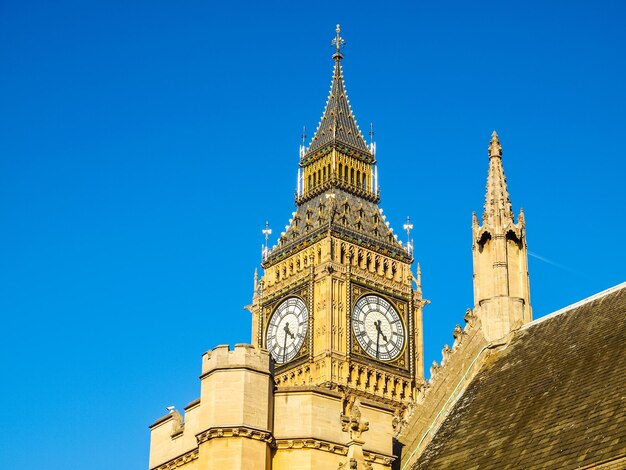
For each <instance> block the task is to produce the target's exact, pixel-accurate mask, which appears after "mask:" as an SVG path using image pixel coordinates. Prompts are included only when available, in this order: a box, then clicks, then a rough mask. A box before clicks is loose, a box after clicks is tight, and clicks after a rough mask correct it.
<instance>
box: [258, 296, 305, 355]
mask: <svg viewBox="0 0 626 470" xmlns="http://www.w3.org/2000/svg"><path fill="white" fill-rule="evenodd" d="M308 326H309V311H308V310H307V308H306V305H305V304H304V302H303V301H302V300H301V299H298V298H297V297H291V298H289V299H287V300H285V301H284V302H283V303H281V304H280V305H279V306H278V308H277V309H276V311H275V312H274V314H273V315H272V317H271V318H270V321H269V324H268V325H267V331H266V333H265V347H266V348H267V350H268V351H269V352H270V354H271V355H272V357H273V358H274V360H275V361H276V362H277V363H278V364H284V363H286V362H289V361H291V360H292V359H293V358H294V357H295V356H296V354H298V351H299V350H300V348H301V347H302V343H304V338H305V337H306V332H307V329H308Z"/></svg>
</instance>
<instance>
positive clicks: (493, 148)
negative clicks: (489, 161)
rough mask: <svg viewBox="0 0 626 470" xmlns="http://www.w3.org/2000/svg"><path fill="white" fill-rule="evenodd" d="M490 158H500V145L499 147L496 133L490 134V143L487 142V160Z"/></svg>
mask: <svg viewBox="0 0 626 470" xmlns="http://www.w3.org/2000/svg"><path fill="white" fill-rule="evenodd" d="M491 157H502V145H500V139H498V133H497V132H496V131H493V132H492V133H491V141H490V142H489V158H491Z"/></svg>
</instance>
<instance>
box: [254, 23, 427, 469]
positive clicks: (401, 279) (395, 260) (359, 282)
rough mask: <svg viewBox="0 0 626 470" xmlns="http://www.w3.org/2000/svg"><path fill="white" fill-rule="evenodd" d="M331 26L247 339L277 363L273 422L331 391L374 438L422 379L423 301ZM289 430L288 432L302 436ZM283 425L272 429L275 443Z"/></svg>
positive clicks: (399, 415)
mask: <svg viewBox="0 0 626 470" xmlns="http://www.w3.org/2000/svg"><path fill="white" fill-rule="evenodd" d="M336 33H337V34H336V37H335V39H334V40H333V41H332V43H333V46H334V54H333V60H334V70H333V77H332V85H331V89H330V94H329V96H328V100H327V102H326V108H325V109H324V113H323V115H322V118H321V121H320V123H319V125H318V128H317V130H316V131H315V135H314V136H313V138H312V141H311V142H310V145H309V146H308V148H307V147H304V146H303V147H302V148H301V152H300V163H299V168H298V180H297V181H298V183H297V190H296V197H295V204H296V210H295V212H293V213H292V215H291V218H290V219H289V224H288V226H287V227H286V230H285V231H284V232H283V233H281V234H280V237H279V239H278V243H277V244H276V245H275V246H274V247H273V248H271V249H268V250H266V251H265V252H264V256H263V262H262V267H263V271H264V273H263V275H262V277H261V279H260V280H256V279H255V290H254V296H253V301H252V304H251V305H250V306H249V307H248V309H249V310H250V311H251V313H252V342H253V344H254V345H255V346H256V347H258V348H262V349H267V350H268V352H269V353H270V355H271V357H272V359H273V361H274V381H275V384H276V392H275V396H276V400H275V407H276V411H275V420H276V423H278V422H279V421H281V420H282V419H279V416H281V415H285V416H286V415H289V414H290V413H291V414H292V416H298V415H299V414H300V413H301V410H302V409H303V408H306V407H309V406H312V407H314V408H316V407H317V408H318V410H319V407H321V406H322V401H323V400H322V399H321V398H320V397H321V395H325V397H326V398H325V399H332V398H334V399H335V400H336V401H337V403H338V406H339V408H338V413H336V414H334V418H330V417H329V418H324V419H329V420H333V419H334V420H335V422H338V416H339V415H341V416H342V419H343V420H344V421H346V420H348V416H349V415H350V413H351V412H353V411H354V407H355V406H359V407H360V410H361V411H362V410H363V409H364V408H368V407H369V410H370V412H369V416H368V419H369V422H370V423H371V424H370V426H369V428H370V430H369V431H368V433H367V434H366V435H364V437H363V440H364V441H368V439H367V437H366V436H372V437H373V439H374V440H376V439H377V437H376V436H377V435H378V433H383V432H385V433H387V436H388V435H389V433H390V432H393V430H392V427H395V426H397V424H398V423H399V422H400V421H401V420H402V419H403V413H404V412H405V410H406V407H407V405H408V404H409V403H410V402H411V401H412V400H413V399H414V395H415V390H416V388H417V386H419V385H420V384H421V382H422V381H423V356H422V308H423V306H424V304H425V303H426V301H424V300H423V298H422V293H421V288H420V285H419V281H418V280H417V279H416V278H415V277H414V276H413V274H412V270H411V266H412V263H413V256H412V252H411V248H410V247H405V246H403V244H402V243H401V242H400V241H398V238H397V235H395V234H394V232H393V229H392V228H391V227H390V225H389V222H387V221H386V217H385V215H384V214H383V210H382V209H381V208H380V207H379V205H378V204H379V201H380V191H379V188H378V177H377V176H378V175H377V169H376V152H375V145H374V144H373V143H371V144H370V145H367V144H366V142H365V140H364V138H363V136H362V134H361V132H360V130H359V128H358V126H357V123H356V120H355V118H354V115H353V113H352V109H351V107H350V103H349V100H348V96H347V93H346V89H345V85H344V76H343V69H342V59H343V54H342V46H343V39H342V38H341V37H340V35H339V33H340V30H339V26H337V31H336ZM307 393H308V397H305V395H307ZM311 393H312V394H313V395H315V394H318V395H319V397H318V398H319V400H317V403H313V402H312V401H315V399H314V397H312V395H311ZM281 395H282V396H283V397H285V398H284V400H281V399H280V397H281ZM297 395H299V396H300V398H294V397H295V396H297ZM320 400H322V401H320ZM355 403H356V404H357V405H355ZM330 416H332V413H331V415H330ZM375 421H376V423H374V422H375ZM346 422H347V421H346ZM344 424H345V423H344ZM375 424H378V425H379V426H380V427H382V426H389V429H384V430H383V429H381V428H379V429H375ZM279 427H280V426H279ZM288 427H289V426H288ZM344 427H346V426H344ZM291 428H292V429H285V430H284V431H285V434H286V435H294V436H295V434H294V433H297V432H296V429H295V428H294V427H293V426H292V427H291ZM344 431H345V432H348V431H346V430H345V429H344ZM313 433H315V432H313ZM280 434H281V430H280V429H276V431H275V436H276V438H277V443H278V453H280V449H281V445H280V438H279V436H280ZM305 434H306V433H305ZM381 435H382V434H381ZM359 436H360V432H359ZM318 437H320V438H322V440H325V441H329V442H337V439H340V437H339V436H338V435H337V434H336V433H330V435H327V436H318ZM357 441H358V440H357ZM357 447H358V446H357ZM366 447H367V445H366ZM389 450H390V449H389ZM386 453H387V454H389V453H390V452H386ZM277 457H278V454H277Z"/></svg>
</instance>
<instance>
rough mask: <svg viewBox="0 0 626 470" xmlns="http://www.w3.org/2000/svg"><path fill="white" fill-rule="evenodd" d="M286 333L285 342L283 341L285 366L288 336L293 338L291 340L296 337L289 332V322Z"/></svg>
mask: <svg viewBox="0 0 626 470" xmlns="http://www.w3.org/2000/svg"><path fill="white" fill-rule="evenodd" d="M283 331H284V332H285V340H284V341H283V364H284V363H285V362H286V361H287V335H289V336H291V339H295V335H294V334H293V333H292V332H291V331H290V330H289V322H287V323H286V324H285V328H283Z"/></svg>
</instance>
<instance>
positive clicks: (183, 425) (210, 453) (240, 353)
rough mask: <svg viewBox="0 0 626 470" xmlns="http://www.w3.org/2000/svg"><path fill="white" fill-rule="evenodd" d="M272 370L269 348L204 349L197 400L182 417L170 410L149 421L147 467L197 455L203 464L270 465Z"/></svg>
mask: <svg viewBox="0 0 626 470" xmlns="http://www.w3.org/2000/svg"><path fill="white" fill-rule="evenodd" d="M271 374H272V370H271V362H270V356H269V354H268V352H267V351H265V350H262V349H256V348H253V347H252V346H250V345H246V344H238V345H236V346H235V349H234V350H229V348H228V346H227V345H223V346H217V347H216V348H214V349H213V350H212V351H209V352H207V353H205V354H204V355H203V356H202V375H201V376H200V380H201V393H200V399H199V400H195V401H193V402H192V403H190V404H189V405H188V406H187V407H186V408H185V417H184V421H183V419H182V416H181V415H180V413H178V412H177V411H173V412H172V413H170V414H169V415H166V416H165V417H163V418H161V419H159V420H157V421H156V422H155V423H154V424H153V425H152V426H150V430H151V436H150V449H151V452H150V464H149V468H150V469H155V468H159V469H160V468H161V465H162V464H166V465H164V466H163V468H166V467H167V465H169V464H171V462H172V461H173V460H175V461H178V460H180V462H181V463H184V462H189V461H192V460H197V461H198V462H197V463H196V464H197V465H198V468H207V469H208V468H216V469H217V468H233V469H235V468H259V469H262V468H270V464H269V462H270V459H271V455H270V449H271V446H272V445H273V441H274V438H273V435H272V432H271V431H272V428H273V423H272V419H273V403H274V396H273V379H272V375H271ZM263 462H265V466H264V465H263ZM167 468H170V467H167ZM194 468H195V467H194Z"/></svg>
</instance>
